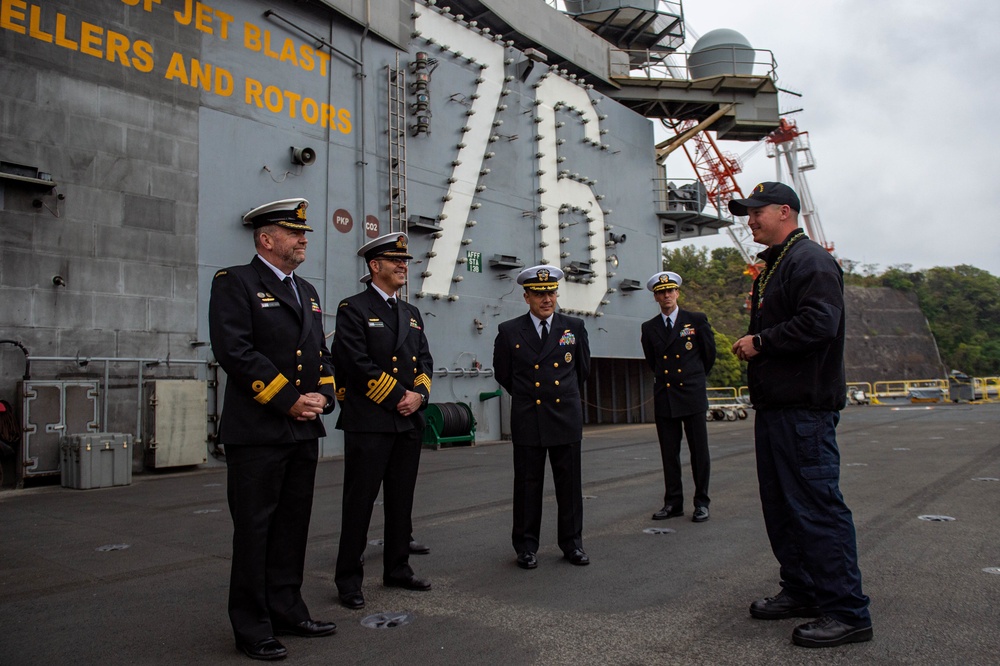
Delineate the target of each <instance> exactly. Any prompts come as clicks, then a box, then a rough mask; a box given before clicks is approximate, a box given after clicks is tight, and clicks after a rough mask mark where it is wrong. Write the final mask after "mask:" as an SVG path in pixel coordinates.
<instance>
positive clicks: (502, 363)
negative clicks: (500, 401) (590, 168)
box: [493, 265, 590, 569]
mask: <svg viewBox="0 0 1000 666" xmlns="http://www.w3.org/2000/svg"><path fill="white" fill-rule="evenodd" d="M562 277H563V272H562V270H560V269H559V268H557V267H555V266H548V265H542V266H533V267H532V268H527V269H525V270H523V271H521V273H520V274H519V275H518V276H517V283H518V284H519V285H521V286H523V287H524V301H525V303H527V304H528V312H527V313H526V314H524V315H522V316H520V317H516V318H514V319H510V320H508V321H505V322H503V323H502V324H500V326H499V330H498V332H497V337H496V341H495V342H494V346H493V367H494V370H495V372H496V378H497V381H498V382H499V383H500V385H501V386H503V387H504V388H505V389H506V390H507V392H508V393H510V396H511V414H510V427H511V437H512V443H513V447H512V448H513V450H514V526H513V529H512V530H511V542H512V544H513V546H514V551H515V552H516V553H517V565H518V566H519V567H521V568H522V569H534V568H535V567H536V566H538V559H537V557H536V552H537V551H538V543H539V532H540V530H541V523H542V488H543V486H544V482H545V458H546V455H547V456H548V458H549V464H550V465H551V467H552V479H553V481H554V483H555V489H556V501H557V504H558V509H559V519H558V539H559V548H560V549H561V550H562V552H563V555H564V557H565V558H566V559H567V560H569V561H570V562H572V563H573V564H576V565H586V564H590V558H589V557H588V556H587V553H586V552H584V550H583V490H582V481H581V476H580V444H581V440H582V439H583V405H582V393H583V385H584V382H586V380H587V376H588V375H589V374H590V344H589V342H588V340H587V329H586V328H584V325H583V320H582V319H578V318H576V317H568V316H566V315H563V314H560V313H558V312H556V311H555V309H556V299H557V298H558V296H559V291H558V290H559V280H560V279H562Z"/></svg>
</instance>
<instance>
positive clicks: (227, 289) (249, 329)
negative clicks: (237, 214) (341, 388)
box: [209, 257, 335, 644]
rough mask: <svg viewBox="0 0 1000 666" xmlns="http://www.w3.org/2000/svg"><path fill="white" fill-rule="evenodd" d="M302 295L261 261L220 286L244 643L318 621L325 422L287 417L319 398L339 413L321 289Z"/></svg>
mask: <svg viewBox="0 0 1000 666" xmlns="http://www.w3.org/2000/svg"><path fill="white" fill-rule="evenodd" d="M296 283H297V285H298V293H299V297H300V299H301V305H300V303H299V300H297V299H296V297H295V293H294V292H293V291H292V290H290V289H289V288H288V285H286V284H282V283H281V281H280V280H279V279H278V278H277V276H276V275H275V274H274V272H273V271H272V270H271V269H270V268H268V267H267V266H266V265H265V264H264V263H263V262H262V261H261V260H260V259H259V258H257V257H254V259H253V260H252V261H251V262H250V263H249V264H247V265H244V266H233V267H230V268H226V269H223V270H221V271H219V272H218V273H217V274H216V275H215V278H214V279H213V281H212V296H211V304H210V306H209V332H210V335H211V340H212V352H213V353H214V354H215V357H216V359H217V360H218V362H219V365H220V366H221V367H222V369H223V370H224V371H225V373H226V391H225V398H224V403H223V410H222V417H221V420H220V424H219V438H220V441H221V442H222V444H223V445H224V446H225V449H226V466H227V475H228V476H227V481H228V483H227V495H228V498H229V511H230V515H231V516H232V519H233V560H232V571H231V574H230V586H229V617H230V621H231V622H232V625H233V633H234V634H235V636H236V640H237V641H239V642H240V643H245V644H253V643H255V642H257V641H259V640H261V639H263V638H267V637H270V636H273V635H274V624H275V623H277V624H281V625H294V624H297V623H299V622H301V621H303V620H306V619H309V611H308V609H307V608H306V605H305V602H304V601H303V600H302V595H301V591H300V589H301V587H302V579H303V567H304V563H305V551H306V541H307V539H308V535H309V519H310V515H311V512H312V500H313V484H314V479H315V473H316V459H317V456H318V450H319V446H318V441H319V438H320V437H322V436H323V435H325V434H326V430H325V428H324V426H323V421H322V419H318V418H317V419H313V420H307V421H297V420H296V419H294V418H292V417H291V416H289V415H288V410H289V409H290V408H291V407H292V405H294V404H295V402H296V400H298V398H299V396H300V395H302V394H305V393H310V392H317V393H321V394H323V395H325V396H326V397H327V399H328V400H329V401H330V405H329V407H328V409H327V413H329V412H330V411H332V410H333V404H334V402H335V400H334V397H335V395H334V389H333V366H332V365H331V359H330V353H329V351H328V350H327V349H326V344H325V340H324V336H323V311H322V309H321V308H320V304H319V296H318V294H317V292H316V289H315V288H314V287H313V286H312V285H311V284H309V283H308V282H307V281H306V280H304V279H303V278H301V277H296Z"/></svg>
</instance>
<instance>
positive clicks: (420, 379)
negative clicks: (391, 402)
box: [413, 372, 431, 393]
mask: <svg viewBox="0 0 1000 666" xmlns="http://www.w3.org/2000/svg"><path fill="white" fill-rule="evenodd" d="M418 386H426V387H427V392H428V393H429V392H430V390H431V378H430V377H428V376H427V375H426V374H425V373H423V372H421V373H420V374H419V375H417V378H416V379H414V380H413V387H414V388H416V387H418Z"/></svg>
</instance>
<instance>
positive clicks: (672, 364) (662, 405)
mask: <svg viewBox="0 0 1000 666" xmlns="http://www.w3.org/2000/svg"><path fill="white" fill-rule="evenodd" d="M642 352H643V355H644V356H645V357H646V364H647V365H648V366H649V369H650V370H652V371H653V404H654V405H655V410H656V416H657V418H667V419H675V418H678V417H681V416H690V415H692V414H697V413H699V412H701V413H704V412H705V411H707V410H708V394H707V393H706V391H705V388H706V377H707V375H708V373H709V372H711V371H712V366H713V365H715V333H713V332H712V327H711V325H709V323H708V317H706V316H705V315H704V314H702V313H701V312H689V311H687V310H678V311H677V321H676V322H675V323H674V327H673V329H672V330H671V331H670V335H667V329H666V327H665V326H664V325H663V316H662V315H660V314H659V313H657V315H656V316H655V317H653V318H652V319H650V320H649V321H646V322H643V324H642Z"/></svg>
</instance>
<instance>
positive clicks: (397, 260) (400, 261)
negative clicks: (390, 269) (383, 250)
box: [378, 257, 410, 266]
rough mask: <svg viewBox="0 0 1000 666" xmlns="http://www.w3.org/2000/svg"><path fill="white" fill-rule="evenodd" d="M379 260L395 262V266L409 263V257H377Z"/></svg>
mask: <svg viewBox="0 0 1000 666" xmlns="http://www.w3.org/2000/svg"><path fill="white" fill-rule="evenodd" d="M378 260H379V261H388V262H389V263H392V264H396V265H397V266H405V265H407V264H408V263H410V260H409V259H401V258H399V257H379V258H378Z"/></svg>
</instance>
